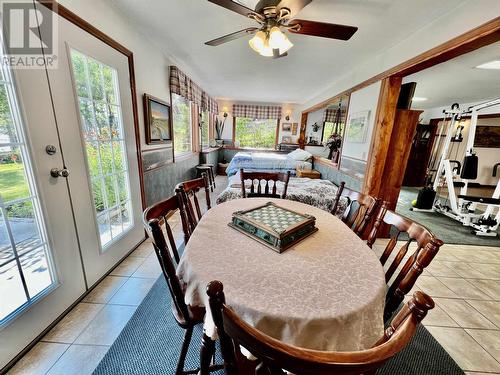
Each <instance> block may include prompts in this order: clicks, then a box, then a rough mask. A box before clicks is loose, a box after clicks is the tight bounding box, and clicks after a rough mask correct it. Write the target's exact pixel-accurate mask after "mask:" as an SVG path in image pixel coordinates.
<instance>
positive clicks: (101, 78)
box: [71, 50, 133, 249]
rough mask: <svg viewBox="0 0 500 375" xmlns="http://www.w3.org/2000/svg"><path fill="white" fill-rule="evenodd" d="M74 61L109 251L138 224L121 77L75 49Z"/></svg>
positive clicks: (104, 239)
mask: <svg viewBox="0 0 500 375" xmlns="http://www.w3.org/2000/svg"><path fill="white" fill-rule="evenodd" d="M71 61H72V65H73V74H74V77H75V90H76V94H77V96H78V103H79V109H80V117H81V121H80V123H81V128H82V135H83V141H84V143H85V151H86V155H87V168H88V170H89V174H90V178H91V182H92V187H91V189H92V196H93V199H94V208H95V213H96V219H97V226H98V229H99V235H100V240H101V248H102V249H105V248H106V247H109V245H111V244H112V243H113V242H114V241H115V240H116V239H117V238H118V237H120V236H122V235H123V234H124V233H126V232H127V231H128V230H130V229H131V228H132V225H133V223H132V207H131V199H130V189H129V186H130V182H129V174H128V164H127V156H126V155H127V152H126V150H125V134H124V132H123V121H122V111H121V107H120V97H119V93H120V90H119V89H118V73H117V72H116V70H115V69H113V68H111V67H110V66H107V65H105V64H103V63H101V62H99V61H97V60H94V59H93V58H90V57H88V56H86V55H84V54H82V53H80V52H77V51H75V50H72V51H71Z"/></svg>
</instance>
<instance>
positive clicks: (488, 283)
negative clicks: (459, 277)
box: [468, 279, 500, 300]
mask: <svg viewBox="0 0 500 375" xmlns="http://www.w3.org/2000/svg"><path fill="white" fill-rule="evenodd" d="M468 281H469V282H470V283H472V284H474V285H475V286H476V287H477V288H479V289H480V290H481V291H483V292H484V293H486V294H487V295H489V296H490V297H491V298H493V299H496V300H500V281H498V280H478V279H470V280H468Z"/></svg>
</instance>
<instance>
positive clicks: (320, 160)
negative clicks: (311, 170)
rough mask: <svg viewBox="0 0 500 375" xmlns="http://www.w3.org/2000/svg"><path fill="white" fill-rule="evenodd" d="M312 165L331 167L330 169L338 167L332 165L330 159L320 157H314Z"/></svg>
mask: <svg viewBox="0 0 500 375" xmlns="http://www.w3.org/2000/svg"><path fill="white" fill-rule="evenodd" d="M314 163H315V164H321V165H325V166H327V167H332V168H337V169H338V167H339V165H338V163H334V162H333V161H331V160H330V159H327V158H323V157H321V156H315V157H314Z"/></svg>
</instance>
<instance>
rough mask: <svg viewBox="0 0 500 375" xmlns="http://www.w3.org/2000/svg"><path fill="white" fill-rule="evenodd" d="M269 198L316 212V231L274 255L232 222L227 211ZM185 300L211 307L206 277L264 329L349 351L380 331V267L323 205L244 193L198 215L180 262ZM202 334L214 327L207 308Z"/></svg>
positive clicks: (297, 341)
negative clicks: (221, 288) (324, 209)
mask: <svg viewBox="0 0 500 375" xmlns="http://www.w3.org/2000/svg"><path fill="white" fill-rule="evenodd" d="M267 202H274V203H275V204H276V205H278V206H280V207H283V208H286V209H290V210H292V211H295V212H298V213H302V214H308V215H312V216H314V217H315V218H316V227H317V228H318V231H317V232H315V233H314V234H312V235H310V236H309V237H307V238H305V239H303V240H302V241H301V242H299V243H297V244H295V245H294V246H293V247H291V248H289V249H288V250H286V251H284V252H283V253H281V254H279V253H277V252H275V251H273V250H272V249H270V248H268V247H267V246H265V245H263V244H261V243H260V242H258V241H256V240H254V239H252V238H250V237H248V236H247V235H245V234H243V233H241V232H239V231H237V230H235V229H233V228H231V227H229V226H228V223H230V222H231V219H232V214H233V213H234V212H236V211H242V210H248V209H252V208H255V207H258V206H260V205H263V204H265V203H267ZM177 274H178V276H179V278H180V280H181V282H183V284H184V286H185V298H186V303H187V304H189V305H192V306H206V307H208V296H207V294H206V287H207V284H208V283H209V282H210V281H212V280H219V281H221V282H222V283H223V284H224V292H225V295H226V303H227V304H228V305H229V306H230V307H231V308H232V309H234V310H235V311H236V313H237V314H239V315H240V316H241V317H242V319H244V320H245V321H246V322H248V323H249V324H251V325H252V326H254V327H255V328H257V329H259V330H260V331H262V332H263V333H265V334H267V335H269V336H271V337H273V338H275V339H278V340H280V341H283V342H285V343H287V344H290V345H294V346H297V347H302V348H308V349H315V350H335V351H351V350H361V349H366V348H369V347H371V346H372V345H373V344H375V342H376V341H377V340H378V339H379V338H380V337H381V336H382V334H383V328H384V322H383V311H384V303H385V294H386V283H385V277H384V271H383V268H382V265H381V264H380V261H379V259H378V258H377V256H376V255H375V253H374V252H373V250H372V249H370V248H369V247H368V246H367V245H366V244H365V242H363V241H362V240H361V239H360V238H359V237H357V236H356V235H355V234H354V232H352V231H351V230H350V229H349V228H348V227H347V226H346V225H345V224H344V223H343V222H342V221H341V220H339V219H338V218H337V217H335V216H334V215H332V214H331V213H329V212H327V211H323V210H321V209H318V208H315V207H312V206H309V205H306V204H303V203H300V202H294V201H289V200H285V199H270V198H247V199H236V200H232V201H229V202H225V203H223V204H220V205H217V206H215V207H213V208H212V209H210V210H209V211H208V212H206V213H205V215H204V216H203V217H202V219H201V220H200V222H199V223H198V225H197V227H196V229H195V231H194V232H193V234H192V236H191V238H190V240H189V242H188V244H187V245H186V248H185V250H184V253H183V255H182V257H181V260H180V262H179V265H178V268H177ZM204 332H205V337H207V336H208V337H210V338H212V339H216V337H217V333H216V329H215V325H214V322H213V320H212V317H211V314H210V309H209V308H207V313H206V316H205V325H204Z"/></svg>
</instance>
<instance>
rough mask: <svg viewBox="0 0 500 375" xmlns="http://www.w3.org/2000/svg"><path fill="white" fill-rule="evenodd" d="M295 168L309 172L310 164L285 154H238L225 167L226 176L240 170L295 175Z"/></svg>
mask: <svg viewBox="0 0 500 375" xmlns="http://www.w3.org/2000/svg"><path fill="white" fill-rule="evenodd" d="M297 167H301V168H302V169H305V170H309V169H312V164H311V163H310V162H308V161H297V160H294V159H292V158H289V157H288V155H287V154H282V153H276V152H238V153H237V154H236V155H235V156H234V157H233V159H232V160H231V162H230V163H229V166H228V167H227V170H226V173H227V175H228V176H232V175H234V174H236V172H238V171H239V170H240V169H241V168H243V169H245V170H252V171H259V172H269V171H273V172H284V173H286V172H288V171H290V172H291V174H292V175H295V170H296V168H297Z"/></svg>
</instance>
